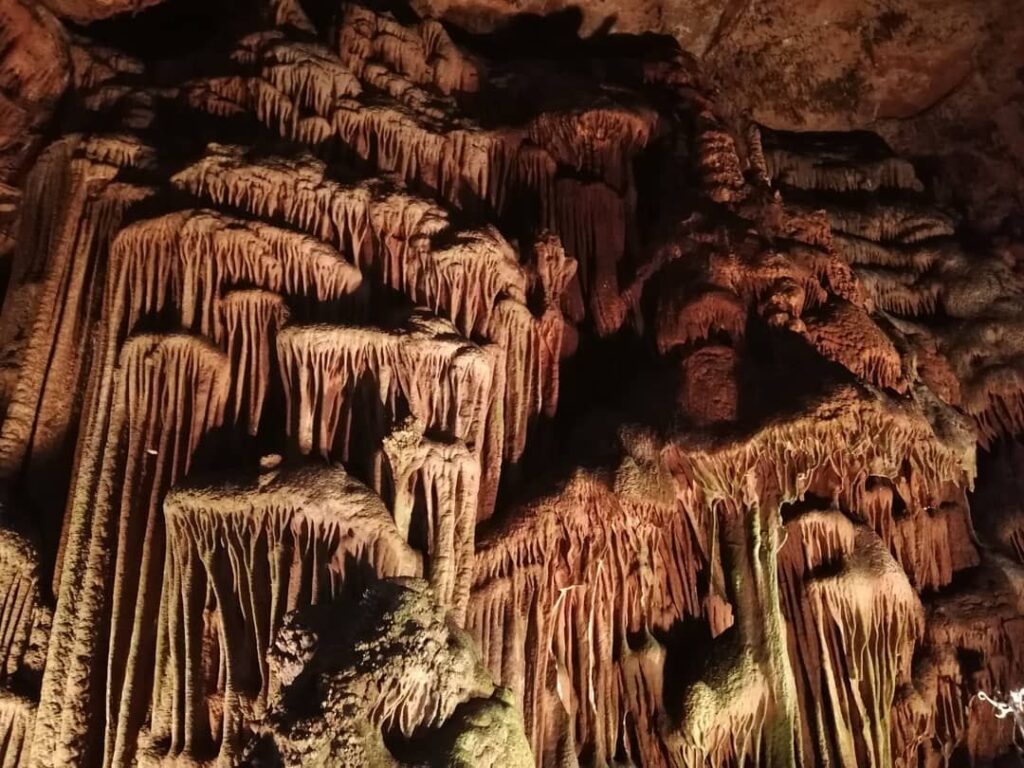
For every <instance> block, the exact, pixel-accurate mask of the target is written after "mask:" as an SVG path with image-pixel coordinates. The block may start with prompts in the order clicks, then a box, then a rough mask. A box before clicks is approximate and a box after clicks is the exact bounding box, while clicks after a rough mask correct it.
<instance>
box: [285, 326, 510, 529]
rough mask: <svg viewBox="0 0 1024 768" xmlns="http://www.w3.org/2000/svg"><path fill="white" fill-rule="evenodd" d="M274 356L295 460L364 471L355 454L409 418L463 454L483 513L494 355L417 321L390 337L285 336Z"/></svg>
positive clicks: (363, 330)
mask: <svg viewBox="0 0 1024 768" xmlns="http://www.w3.org/2000/svg"><path fill="white" fill-rule="evenodd" d="M277 347H278V348H277V354H278V360H279V363H280V367H281V379H282V382H283V384H284V391H285V400H286V419H287V428H288V433H289V435H290V436H291V439H292V441H293V442H294V444H295V446H296V448H297V449H298V450H299V451H300V452H302V453H314V452H315V453H322V454H324V455H333V456H337V457H338V458H340V459H341V460H343V461H350V460H355V461H358V462H361V463H363V464H369V463H371V462H372V461H373V455H372V454H369V455H366V454H361V449H365V448H368V449H369V450H370V451H375V450H376V448H377V446H378V445H379V444H380V441H381V440H382V439H383V438H384V437H385V436H386V434H387V431H388V429H389V427H390V426H391V425H393V424H395V423H396V422H397V421H398V420H400V419H401V418H403V416H404V414H405V413H410V414H412V415H413V416H415V417H416V418H417V419H419V421H420V422H421V423H422V424H423V425H425V427H426V428H428V429H430V430H432V431H436V432H437V433H439V434H441V435H445V436H447V437H449V438H454V439H457V440H461V441H463V442H464V443H465V444H466V446H467V447H468V449H469V450H470V451H471V452H472V454H473V455H474V456H475V457H477V460H478V461H479V462H480V465H481V486H482V489H483V490H482V499H483V501H484V504H482V505H481V506H485V505H488V504H493V499H494V494H495V492H496V490H497V480H498V475H499V473H500V464H501V455H502V443H503V440H504V436H503V432H502V430H503V424H502V420H501V418H500V408H499V404H500V403H501V389H500V387H499V386H497V385H498V384H499V383H500V378H499V372H500V371H501V370H502V368H501V366H500V362H501V361H500V354H498V352H497V351H496V349H495V348H493V347H484V348H481V347H478V346H476V345H475V344H472V343H471V342H468V341H465V340H462V339H460V337H459V336H458V335H457V334H456V333H455V329H454V328H453V327H452V325H451V324H450V323H448V322H447V321H444V320H441V319H439V318H436V317H434V316H431V315H429V314H428V313H425V312H422V311H418V312H416V313H414V314H413V315H412V317H411V318H410V319H409V320H408V321H407V324H406V325H405V326H404V327H403V328H400V329H397V330H383V329H377V328H372V327H358V326H328V325H295V326H290V327H286V328H285V329H283V330H282V332H281V333H280V335H279V336H278V342H277ZM479 512H480V514H481V515H483V516H487V515H489V514H490V512H491V509H490V508H486V509H481V510H479Z"/></svg>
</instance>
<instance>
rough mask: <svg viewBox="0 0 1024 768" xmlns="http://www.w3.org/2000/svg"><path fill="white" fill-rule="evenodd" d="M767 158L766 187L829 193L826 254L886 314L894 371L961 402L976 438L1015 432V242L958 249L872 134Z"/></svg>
mask: <svg viewBox="0 0 1024 768" xmlns="http://www.w3.org/2000/svg"><path fill="white" fill-rule="evenodd" d="M767 157H768V158H769V163H768V167H769V170H770V171H771V175H772V176H773V178H774V180H775V181H776V182H778V183H781V184H783V185H786V186H791V187H792V186H795V187H799V188H802V189H804V190H808V191H814V190H818V189H828V190H830V191H831V192H833V193H834V194H833V195H832V197H830V198H828V199H826V200H825V201H824V203H823V207H824V209H825V212H826V214H827V215H828V218H829V221H830V223H831V227H832V229H833V231H834V238H833V240H834V243H835V246H836V250H837V252H838V253H839V254H840V255H842V256H843V258H844V259H845V260H846V261H847V262H848V263H849V264H850V265H852V266H853V268H854V270H855V272H856V274H857V276H858V278H859V280H860V282H861V284H862V285H863V286H864V289H865V291H866V293H867V295H868V297H869V298H870V301H871V304H872V305H873V306H874V307H875V308H877V309H881V310H884V311H885V312H887V313H890V314H891V315H895V316H896V317H895V318H893V319H892V325H895V327H896V329H897V330H898V335H900V336H901V337H902V339H901V340H900V341H899V345H900V346H901V347H903V348H905V351H904V354H905V356H906V357H907V358H908V359H909V362H910V363H911V365H910V366H909V368H908V370H907V371H906V372H905V373H906V374H908V375H911V376H914V375H916V376H918V377H920V379H921V380H923V381H924V382H925V383H926V384H927V385H928V386H929V387H931V388H932V389H933V391H935V393H936V394H937V395H938V396H939V397H940V398H941V399H942V400H943V401H945V402H946V403H948V404H950V405H953V406H956V407H960V408H962V409H964V410H965V411H966V412H967V413H968V414H969V415H970V416H971V417H972V418H973V419H974V420H975V423H976V425H977V428H978V431H979V433H980V437H981V440H982V442H983V443H984V444H986V445H987V444H990V443H991V442H992V441H993V440H995V439H996V438H997V437H998V436H1000V435H1006V434H1016V433H1018V432H1020V431H1021V429H1022V428H1024V417H1022V416H1021V414H1022V413H1024V398H1022V395H1021V392H1022V391H1024V390H1022V387H1024V374H1022V371H1021V369H1020V364H1019V361H1018V360H1017V353H1016V351H1015V350H1017V349H1019V348H1020V342H1021V338H1020V337H1021V332H1020V327H1019V326H1020V322H1019V316H1020V310H1019V306H1020V299H1021V296H1022V295H1024V283H1022V281H1021V278H1020V275H1019V274H1018V269H1017V263H1018V262H1019V261H1020V258H1021V250H1020V245H1019V244H1018V243H1014V242H1011V241H998V240H997V241H993V242H992V243H991V244H989V245H988V246H985V247H983V248H982V249H968V248H967V247H965V245H963V244H962V243H961V242H959V241H958V239H957V238H956V232H957V226H958V222H957V221H956V220H955V219H954V218H953V217H952V216H950V214H949V213H947V212H945V211H943V210H940V209H939V208H938V206H936V205H933V204H929V203H928V201H927V198H926V197H924V196H922V195H921V193H922V192H924V191H925V190H924V188H923V186H922V185H921V183H920V181H919V180H918V179H917V177H916V175H915V173H914V169H913V167H912V166H911V165H910V164H909V163H907V162H906V161H905V160H902V159H899V158H897V157H895V156H893V154H892V152H891V151H890V150H889V149H888V148H887V147H885V146H884V145H883V144H882V143H881V142H880V141H875V142H874V144H873V146H871V147H869V148H865V147H860V148H859V149H858V148H857V147H854V146H853V144H852V143H851V142H846V143H844V141H843V139H842V138H841V137H838V136H834V137H830V138H828V139H822V140H820V141H818V142H817V143H816V144H812V145H811V147H810V148H809V149H808V148H804V149H795V148H793V147H791V146H789V144H787V143H786V142H785V141H783V142H782V145H780V147H778V148H776V149H774V150H772V151H769V152H768V153H767ZM883 190H885V191H886V193H887V194H886V196H882V195H881V194H880V193H881V192H882V191H883ZM815 204H816V205H817V204H818V203H817V201H816V202H815ZM907 351H909V353H910V354H909V355H908V354H906V352H907ZM890 357H891V355H890ZM873 365H875V366H877V365H878V362H875V363H874V364H873Z"/></svg>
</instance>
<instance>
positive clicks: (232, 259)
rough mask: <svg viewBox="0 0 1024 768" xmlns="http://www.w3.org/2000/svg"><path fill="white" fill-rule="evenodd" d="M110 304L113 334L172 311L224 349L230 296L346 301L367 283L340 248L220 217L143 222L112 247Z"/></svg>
mask: <svg viewBox="0 0 1024 768" xmlns="http://www.w3.org/2000/svg"><path fill="white" fill-rule="evenodd" d="M111 263H112V265H113V266H112V269H111V276H110V279H109V285H108V295H107V303H108V306H109V311H108V316H109V318H110V321H111V322H112V323H113V322H119V323H120V326H119V327H113V328H112V329H111V330H112V331H113V332H114V333H125V332H130V331H131V329H133V328H134V327H135V326H136V324H137V323H138V322H139V320H140V319H141V318H142V317H145V316H147V315H153V314H157V313H159V312H160V311H161V310H164V309H165V308H167V307H173V308H174V309H175V310H176V311H177V313H178V322H179V323H180V325H181V327H182V328H185V329H189V330H192V331H194V332H196V333H200V334H202V335H204V336H207V337H208V338H210V339H212V340H214V341H216V342H221V341H222V340H223V337H224V328H223V318H222V316H221V313H220V312H219V309H220V301H221V299H222V297H223V295H224V294H225V293H226V292H227V290H228V289H230V288H232V287H234V286H237V285H241V286H255V287H257V288H262V289H265V290H269V291H274V292H278V293H281V294H284V295H287V296H295V297H301V298H305V299H307V300H308V301H310V302H315V303H330V302H339V301H341V300H343V299H344V298H346V297H349V296H351V295H352V294H353V293H355V292H356V290H357V289H358V288H359V286H360V284H361V282H362V276H361V274H360V272H359V270H358V269H356V268H355V267H354V266H352V265H351V264H350V263H349V262H347V261H346V260H345V259H344V258H343V257H342V256H341V254H340V253H338V252H337V251H336V250H335V249H334V248H332V247H331V246H329V245H327V244H326V243H323V242H321V241H319V240H315V239H313V238H311V237H309V236H307V235H301V234H297V233H294V232H290V231H288V230H283V229H279V228H277V227H274V226H271V225H267V224H263V223H261V222H255V221H248V220H242V219H237V218H233V217H231V216H228V215H225V214H221V213H217V212H215V211H203V210H198V211H196V210H187V211H181V212H178V213H172V214H167V215H165V216H162V217H159V218H155V219H144V220H143V221H140V222H137V223H135V224H131V225H129V226H128V227H126V228H125V229H123V230H122V231H121V232H120V233H119V234H118V235H117V237H116V238H115V239H114V242H113V244H112V246H111Z"/></svg>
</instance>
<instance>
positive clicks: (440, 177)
mask: <svg viewBox="0 0 1024 768" xmlns="http://www.w3.org/2000/svg"><path fill="white" fill-rule="evenodd" d="M351 14H352V18H353V19H357V20H360V21H359V23H358V24H357V25H356V26H357V27H359V28H362V26H365V25H369V26H370V27H373V26H374V25H375V24H376V23H377V21H371V20H376V19H378V18H379V17H377V16H375V15H374V14H372V13H370V12H368V11H364V10H359V9H357V10H354V11H352V12H351ZM387 23H388V24H392V23H393V22H390V21H388V22H387ZM343 30H344V28H343ZM342 37H343V38H345V39H346V40H348V41H349V43H350V44H351V46H352V47H353V48H355V49H359V50H361V49H362V47H365V40H366V38H365V36H364V35H363V34H362V33H361V32H358V31H355V30H352V31H349V32H345V31H343V32H342ZM385 38H386V40H387V45H388V46H396V47H397V48H399V49H400V48H402V46H404V45H405V42H404V37H395V36H392V37H389V38H388V37H386V36H385ZM360 41H363V42H360ZM288 46H292V47H296V44H293V43H285V42H282V41H281V40H280V38H279V37H276V36H274V35H267V34H261V35H257V36H252V37H250V38H247V39H246V40H244V41H243V42H242V43H241V44H240V49H239V52H238V53H236V55H235V58H236V60H237V61H238V62H239V63H241V64H244V65H246V66H245V72H243V73H242V74H238V75H228V76H217V77H209V78H205V79H197V80H195V81H193V82H192V83H190V84H189V86H188V87H187V89H186V92H187V100H188V101H189V103H190V104H192V105H193V106H195V107H197V108H199V109H203V110H206V111H211V112H214V113H216V114H225V115H227V114H241V113H245V112H255V113H256V114H257V115H258V116H259V118H260V120H262V121H263V122H264V123H265V124H266V125H267V126H268V127H270V128H271V129H272V130H275V131H278V132H279V133H281V134H282V135H285V136H286V137H288V138H290V139H293V140H296V141H299V142H303V143H306V144H310V145H320V144H323V143H324V142H336V143H340V144H341V145H343V146H344V147H346V148H347V149H349V150H351V151H352V152H354V153H355V154H356V155H358V156H359V157H362V158H364V159H367V160H372V161H373V163H374V164H375V166H376V168H377V170H378V171H379V172H381V173H395V174H397V175H399V176H400V177H402V178H404V179H405V180H407V181H409V182H411V183H415V184H416V185H418V186H423V187H427V188H428V189H431V190H433V191H434V192H435V193H436V194H437V195H438V196H439V197H440V198H441V199H443V200H444V201H446V202H448V203H450V204H452V205H455V206H457V207H463V208H465V207H469V208H473V209H476V208H478V207H479V206H480V204H481V203H482V204H484V206H485V207H486V208H489V209H490V210H492V211H496V212H499V213H500V212H502V211H506V210H510V209H514V210H519V209H520V208H523V206H526V209H527V210H529V209H533V210H532V213H531V218H532V219H533V220H534V221H536V222H538V223H539V225H540V226H542V227H547V228H549V229H551V230H553V231H555V232H556V233H557V234H559V236H561V237H562V239H563V241H564V243H565V245H566V248H567V250H568V252H569V254H570V255H571V256H572V257H573V258H576V259H577V260H578V261H579V262H580V263H581V265H583V268H582V269H581V273H580V277H581V281H582V284H581V287H582V290H583V294H584V296H585V297H586V298H588V299H590V300H591V303H592V304H593V306H592V310H593V314H594V316H595V318H596V320H597V327H598V328H599V330H600V331H601V332H602V333H607V332H611V331H613V330H614V329H616V328H618V327H619V326H620V325H621V322H622V315H623V311H624V310H623V308H622V307H621V306H619V304H620V303H621V302H620V301H619V300H618V297H617V289H616V288H615V285H616V283H617V273H616V265H617V264H618V262H620V261H621V260H622V259H623V257H624V255H625V253H626V248H627V243H626V238H625V233H626V232H627V231H628V226H629V225H628V219H630V218H631V216H632V205H633V203H632V202H631V199H632V196H633V195H634V192H633V181H632V170H631V167H632V160H633V158H634V157H636V155H637V153H638V152H640V151H641V150H643V149H644V148H645V147H646V145H647V144H648V142H649V140H650V138H651V137H652V136H653V135H654V133H655V131H656V129H657V125H658V116H657V113H656V112H655V111H654V110H653V109H651V108H650V107H647V106H645V105H644V104H643V103H642V102H637V103H632V102H626V103H622V104H618V103H610V104H605V103H599V104H589V103H585V104H582V105H579V106H574V107H573V108H556V109H554V111H551V112H545V113H543V114H541V115H538V116H536V117H535V118H534V119H532V120H530V121H529V122H528V123H527V124H526V125H523V126H518V127H503V128H501V129H500V130H484V129H481V128H479V127H478V126H476V125H475V124H473V122H472V121H471V120H469V119H468V118H460V119H458V120H455V116H456V110H455V107H454V105H453V104H438V103H437V99H436V98H433V97H431V96H430V95H429V94H423V93H422V91H421V89H420V88H419V86H415V85H412V84H411V83H409V81H408V80H406V79H404V77H403V76H400V75H396V74H393V73H390V70H387V71H381V68H382V67H381V65H380V64H377V63H374V64H372V65H367V66H365V67H357V69H361V71H363V72H364V74H363V75H362V76H361V77H362V78H363V79H364V80H365V79H366V77H368V75H367V74H366V72H370V73H371V74H372V75H373V79H374V80H375V81H379V80H381V79H383V82H377V84H376V86H375V87H374V88H373V90H375V91H376V90H377V89H380V90H381V91H382V92H383V93H385V94H388V95H389V96H390V98H391V99H393V100H394V102H393V103H391V102H389V101H388V99H387V98H384V99H379V98H378V99H375V100H373V101H372V102H371V101H369V100H367V99H363V100H362V101H360V100H358V99H356V98H344V99H336V100H334V101H333V102H332V103H331V106H330V108H326V107H325V105H326V104H327V102H328V101H329V100H325V99H320V100H316V99H307V98H303V96H302V94H305V93H309V92H312V91H315V90H317V89H316V88H315V87H314V86H312V85H305V84H304V81H305V79H306V78H308V77H311V75H308V73H306V72H305V71H301V72H299V71H296V72H295V73H294V74H293V75H292V76H289V77H288V78H284V77H282V76H275V77H274V79H273V81H271V79H270V75H269V74H268V73H267V72H265V71H263V69H265V68H266V67H267V66H269V64H268V62H269V61H271V60H272V61H273V62H274V65H273V66H290V67H293V68H294V67H295V66H296V65H294V64H288V63H287V62H288V61H291V60H292V59H294V60H295V61H302V60H303V58H304V56H306V54H305V53H304V52H303V53H296V54H285V53H283V51H284V50H285V49H286V48H287V47H288ZM304 48H305V45H304V46H303V51H304ZM310 55H312V54H310ZM331 55H333V54H330V52H328V51H326V50H318V52H317V53H316V54H315V56H316V57H317V58H322V57H327V56H331ZM395 56H397V54H395ZM268 57H269V58H268ZM399 58H400V57H399ZM356 60H357V61H361V59H358V57H357V59H356ZM277 62H284V63H283V64H278V63H277ZM339 66H340V62H339ZM261 67H262V68H263V69H261ZM346 77H348V76H347V75H346ZM416 94H420V95H419V96H416ZM439 121H442V122H443V123H446V124H448V123H453V122H454V123H455V124H454V125H452V126H449V127H444V126H441V127H439V126H438V122H439ZM560 167H562V168H565V169H566V170H567V171H570V172H571V174H561V175H560V174H559V168H560ZM598 293H600V294H601V295H600V296H597V294H598ZM595 297H596V298H595ZM578 300H579V296H578V295H577V297H576V301H578Z"/></svg>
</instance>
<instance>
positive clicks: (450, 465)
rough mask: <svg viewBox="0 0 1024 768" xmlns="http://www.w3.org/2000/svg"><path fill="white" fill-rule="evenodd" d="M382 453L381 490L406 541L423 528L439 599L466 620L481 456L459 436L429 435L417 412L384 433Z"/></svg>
mask: <svg viewBox="0 0 1024 768" xmlns="http://www.w3.org/2000/svg"><path fill="white" fill-rule="evenodd" d="M379 459H380V467H379V469H378V470H377V471H376V472H375V474H376V475H377V477H378V482H377V486H378V492H381V493H384V492H385V490H387V491H388V492H387V493H386V495H387V496H389V497H390V498H391V499H392V507H391V508H392V514H393V515H394V518H395V525H396V527H397V528H398V532H399V533H400V534H401V535H402V536H403V537H404V538H405V540H406V541H409V539H410V530H411V529H413V528H416V529H419V530H422V531H423V532H424V533H423V535H424V539H425V540H426V549H427V552H426V554H427V556H428V562H429V568H428V569H427V573H426V574H425V576H426V578H427V579H428V581H429V582H430V586H431V587H432V588H433V590H434V594H435V596H436V597H437V600H438V601H439V602H440V603H441V605H444V606H446V607H448V608H449V610H450V613H451V616H452V618H453V619H454V620H455V621H456V622H457V623H458V624H460V625H461V624H463V623H464V621H465V617H466V606H467V603H468V600H469V589H470V585H471V583H472V579H473V554H474V532H475V529H476V521H477V517H478V515H479V511H478V507H479V504H480V457H479V456H474V455H473V453H471V452H470V450H469V449H468V448H467V447H466V444H465V443H464V442H463V441H461V440H450V441H443V440H433V439H430V438H428V437H426V436H425V435H424V427H423V424H422V423H420V422H418V421H417V420H416V419H415V418H414V417H413V418H410V419H407V420H406V421H405V422H404V423H403V424H401V425H399V426H398V428H396V429H395V430H393V431H392V432H391V434H389V435H388V436H387V437H385V438H384V440H383V445H382V450H381V456H380V457H379ZM385 468H386V471H385ZM418 500H422V505H421V504H420V503H419V502H418ZM414 518H415V519H414Z"/></svg>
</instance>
